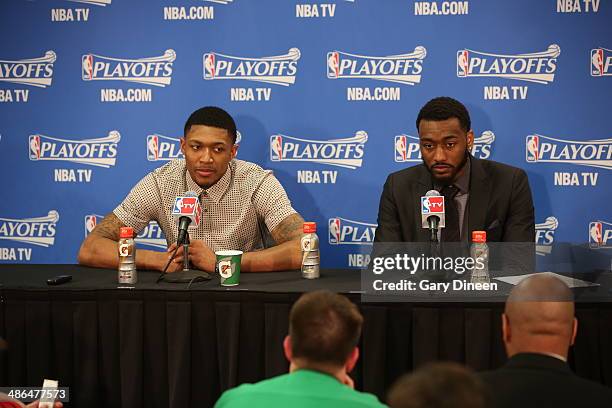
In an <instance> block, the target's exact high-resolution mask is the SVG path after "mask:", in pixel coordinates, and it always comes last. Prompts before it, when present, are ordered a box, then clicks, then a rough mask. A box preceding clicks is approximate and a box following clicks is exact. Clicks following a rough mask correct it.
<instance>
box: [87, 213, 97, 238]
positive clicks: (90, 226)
mask: <svg viewBox="0 0 612 408" xmlns="http://www.w3.org/2000/svg"><path fill="white" fill-rule="evenodd" d="M96 225H98V216H97V215H94V214H90V215H86V216H85V236H88V235H89V234H90V233H91V231H93V230H94V228H96Z"/></svg>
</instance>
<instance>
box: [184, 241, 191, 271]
mask: <svg viewBox="0 0 612 408" xmlns="http://www.w3.org/2000/svg"><path fill="white" fill-rule="evenodd" d="M189 243H190V242H189V232H188V233H186V234H185V242H183V272H189V270H190V268H189Z"/></svg>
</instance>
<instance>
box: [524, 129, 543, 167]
mask: <svg viewBox="0 0 612 408" xmlns="http://www.w3.org/2000/svg"><path fill="white" fill-rule="evenodd" d="M525 147H526V149H525V160H527V162H529V163H535V162H537V161H538V160H539V158H540V157H539V156H540V155H539V147H540V138H539V136H537V135H530V136H527V140H526V145H525Z"/></svg>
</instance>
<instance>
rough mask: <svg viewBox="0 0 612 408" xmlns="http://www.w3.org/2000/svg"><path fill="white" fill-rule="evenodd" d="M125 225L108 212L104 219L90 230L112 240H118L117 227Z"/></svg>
mask: <svg viewBox="0 0 612 408" xmlns="http://www.w3.org/2000/svg"><path fill="white" fill-rule="evenodd" d="M121 227H125V224H124V223H122V222H121V221H120V220H119V218H117V216H116V215H115V214H113V213H110V214H108V215H107V216H106V217H104V219H103V220H102V221H101V222H100V223H99V224H98V225H96V227H95V228H94V229H93V231H91V233H92V234H96V235H100V236H102V237H104V238H108V239H112V240H113V241H118V240H119V229H120V228H121Z"/></svg>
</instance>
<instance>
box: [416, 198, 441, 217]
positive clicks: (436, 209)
mask: <svg viewBox="0 0 612 408" xmlns="http://www.w3.org/2000/svg"><path fill="white" fill-rule="evenodd" d="M421 213H422V214H425V215H429V214H444V197H443V196H431V197H421Z"/></svg>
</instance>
